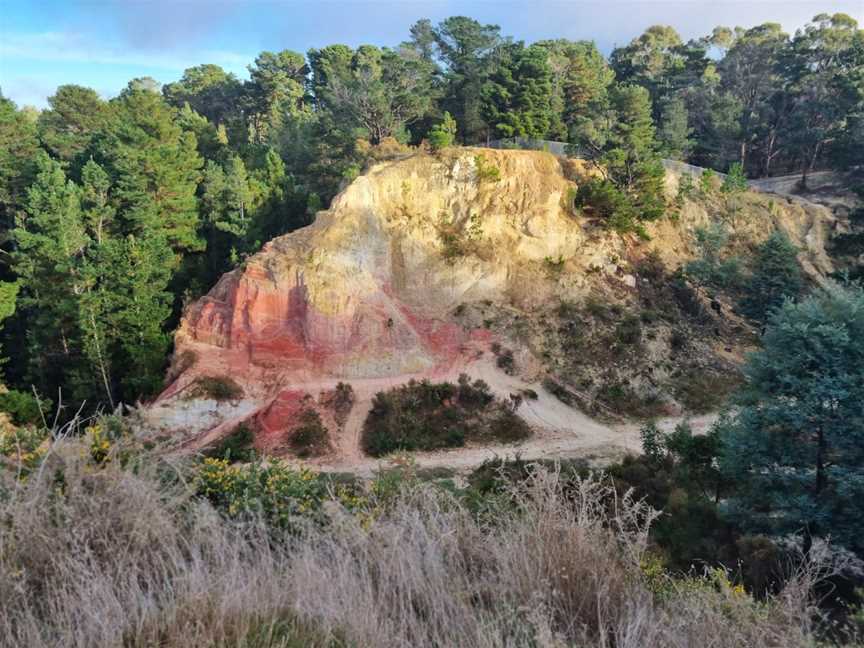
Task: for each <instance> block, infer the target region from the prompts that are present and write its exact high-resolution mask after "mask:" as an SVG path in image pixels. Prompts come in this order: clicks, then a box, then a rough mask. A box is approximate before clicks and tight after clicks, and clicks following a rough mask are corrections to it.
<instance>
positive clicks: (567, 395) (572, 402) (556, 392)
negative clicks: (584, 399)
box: [543, 378, 581, 407]
mask: <svg viewBox="0 0 864 648" xmlns="http://www.w3.org/2000/svg"><path fill="white" fill-rule="evenodd" d="M543 388H544V389H545V390H546V391H548V392H549V393H550V394H552V395H553V396H554V397H555V398H557V399H558V400H560V401H561V402H562V403H564V404H565V405H569V406H570V407H578V406H579V405H580V403H581V399H580V398H579V397H578V396H577V395H576V394H574V393H573V392H571V391H570V390H569V389H567V388H566V387H564V385H562V384H560V383H558V382H555V381H554V380H552V379H551V378H544V379H543Z"/></svg>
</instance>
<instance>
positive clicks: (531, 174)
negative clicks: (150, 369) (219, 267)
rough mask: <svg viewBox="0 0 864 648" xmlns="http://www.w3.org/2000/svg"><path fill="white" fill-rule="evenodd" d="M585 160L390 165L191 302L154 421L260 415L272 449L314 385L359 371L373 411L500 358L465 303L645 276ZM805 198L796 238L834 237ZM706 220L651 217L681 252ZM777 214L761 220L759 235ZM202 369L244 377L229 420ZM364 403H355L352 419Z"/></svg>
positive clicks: (228, 409)
mask: <svg viewBox="0 0 864 648" xmlns="http://www.w3.org/2000/svg"><path fill="white" fill-rule="evenodd" d="M477 155H482V156H484V158H485V163H486V165H495V166H496V167H498V169H499V170H500V177H501V179H500V180H499V181H482V180H481V179H479V178H478V174H477V164H476V158H475V156H477ZM567 165H570V166H567ZM578 171H579V169H578V166H577V165H575V163H572V162H566V161H562V160H559V159H558V158H556V157H554V156H552V155H550V154H548V153H542V152H533V151H493V150H487V149H458V150H454V151H452V152H449V153H446V154H444V155H442V156H441V157H431V156H427V155H417V156H414V157H411V158H408V159H404V160H401V161H396V162H388V163H383V164H378V165H376V166H375V167H373V168H372V169H371V170H370V171H369V172H368V173H367V174H365V175H363V176H361V177H359V178H357V180H355V181H354V182H353V183H352V184H351V185H350V186H349V187H348V188H347V189H345V191H343V192H342V193H341V194H340V195H339V196H338V197H337V198H336V199H335V200H334V201H333V204H332V205H331V207H330V209H329V210H327V211H324V212H321V213H319V214H318V217H317V219H316V221H315V223H314V224H313V225H310V226H309V227H306V228H304V229H302V230H299V231H296V232H293V233H291V234H289V235H286V236H282V237H279V238H277V239H275V240H273V241H271V242H269V243H268V244H267V245H265V246H264V248H263V249H262V250H261V251H260V252H259V253H258V254H256V255H254V256H253V257H251V258H250V259H249V260H248V261H247V262H246V263H245V264H244V265H243V267H241V268H238V269H237V270H234V271H233V272H230V273H228V274H226V275H225V276H223V277H222V279H221V280H220V281H219V283H218V284H217V285H216V286H215V287H214V288H213V289H212V290H211V291H210V293H209V294H208V295H207V296H206V297H203V298H202V299H200V300H199V301H197V302H196V303H195V304H193V305H192V306H191V307H190V308H189V309H188V310H187V312H186V313H185V316H184V318H183V322H182V324H181V327H180V330H179V331H178V333H177V336H176V354H175V363H174V367H173V368H172V375H173V376H174V379H173V382H172V383H171V384H170V385H169V387H168V388H167V389H166V391H165V393H164V394H163V395H162V396H161V397H160V398H159V400H158V401H157V403H156V404H155V406H154V407H152V408H151V419H152V420H153V421H154V422H156V423H157V424H158V425H163V426H165V427H171V426H175V427H176V426H177V425H178V421H183V422H184V423H183V425H182V427H185V428H186V429H187V430H188V431H189V432H192V433H195V434H196V435H198V436H194V437H193V439H194V443H196V444H197V443H203V442H204V441H203V440H202V439H209V438H212V437H213V435H214V434H218V433H220V432H224V431H225V430H226V429H228V428H229V427H231V426H233V425H236V423H237V422H238V421H240V420H245V419H250V420H252V421H253V422H256V427H257V428H258V429H259V431H260V433H261V437H262V444H261V445H262V447H265V446H266V448H268V449H272V448H275V447H277V446H278V437H279V434H280V425H281V423H280V421H287V420H290V419H291V418H292V416H293V415H294V414H295V413H296V410H297V409H298V408H300V407H301V406H302V402H305V403H307V404H308V403H309V402H310V399H309V398H307V396H308V395H311V396H312V399H311V402H312V403H314V406H315V407H317V408H319V409H321V408H322V407H321V405H320V403H318V402H316V401H315V398H316V397H317V396H318V394H319V392H320V391H321V390H327V389H331V388H332V387H333V385H334V384H335V383H336V382H337V381H340V380H341V381H345V382H351V383H352V384H353V385H354V387H355V389H356V390H358V392H359V393H358V403H357V406H356V408H359V410H362V409H363V407H364V406H365V407H367V408H368V398H369V397H370V396H371V393H374V391H375V390H377V389H380V388H382V387H387V386H389V385H392V384H398V383H400V382H404V381H405V380H407V379H408V378H409V377H423V376H434V377H445V376H454V375H455V374H456V373H458V372H459V371H462V370H464V369H465V368H466V367H470V366H471V365H472V364H473V363H475V362H477V361H478V359H479V358H480V357H481V356H484V353H485V357H487V358H488V357H489V354H488V353H486V352H487V351H488V350H489V349H490V345H491V344H492V343H493V342H495V341H496V339H498V338H499V337H500V336H499V335H496V334H495V333H493V332H491V331H490V330H488V329H487V328H486V327H484V325H483V322H482V321H471V318H465V317H461V318H460V317H457V315H458V314H459V311H460V308H462V305H464V304H475V303H487V304H489V303H491V304H495V305H496V306H499V307H501V308H511V309H516V310H518V311H520V312H531V311H532V310H538V309H543V308H544V307H547V306H548V305H549V303H550V302H551V301H553V300H561V299H577V298H578V297H579V296H580V295H584V294H585V293H586V292H587V291H588V290H590V289H592V287H596V285H598V283H603V282H605V283H608V282H610V281H611V282H613V283H615V284H616V285H620V287H621V288H622V289H623V290H633V289H634V288H635V284H636V279H635V278H634V276H633V275H632V274H629V271H626V270H627V269H626V268H624V267H622V264H621V263H620V261H619V259H623V258H625V257H626V254H627V250H628V246H632V245H633V243H632V242H628V241H626V240H624V239H622V238H621V237H619V236H617V235H614V234H610V233H608V232H606V231H605V230H603V229H602V228H598V227H596V226H594V225H592V224H590V223H586V222H584V221H582V220H580V219H579V218H577V217H575V216H574V214H573V213H572V210H571V209H570V205H569V204H568V192H570V191H571V189H572V188H573V187H574V186H575V185H574V183H573V182H572V181H571V180H569V179H568V177H576V175H575V174H576V173H578ZM795 208H796V209H797V210H798V211H797V212H795V213H793V211H794V210H786V211H784V212H783V218H785V221H784V222H783V224H782V226H784V227H785V228H786V229H787V230H789V232H790V234H791V235H792V238H793V240H795V241H797V242H799V243H800V244H802V246H806V245H807V240H808V237H810V238H811V239H812V238H814V237H815V238H817V239H818V237H819V236H823V234H821V232H822V229H824V227H823V225H824V224H823V222H822V221H821V220H820V219H822V218H823V216H824V215H822V214H817V213H816V212H815V211H814V210H813V209H810V208H806V207H801V206H797V205H796V206H795ZM814 209H815V208H814ZM826 214H827V212H826ZM775 216H776V215H775ZM775 216H769V218H774V221H778V219H779V217H775ZM706 219H707V215H706V214H705V212H704V210H702V211H701V212H700V211H699V209H696V208H692V209H690V210H689V212H688V211H687V210H685V212H684V213H683V215H682V218H681V220H680V222H678V223H671V222H664V223H661V224H659V225H658V226H657V227H655V228H654V229H653V230H652V232H653V243H652V245H653V246H654V247H656V248H657V249H658V251H659V253H660V254H661V257H662V258H664V259H665V260H666V261H667V262H668V263H669V264H671V265H675V264H677V263H678V262H680V261H681V260H683V259H686V258H688V257H689V256H690V255H691V254H692V230H693V227H694V226H695V225H697V224H699V222H700V221H702V220H706ZM780 220H782V219H780ZM778 224H779V222H772V223H769V222H762V223H761V224H758V225H753V224H752V223H750V224H748V227H750V228H754V229H755V230H756V234H755V235H756V236H757V238H758V237H759V236H762V237H764V236H767V233H768V232H770V231H771V229H773V227H774V226H776V225H778ZM814 232H815V233H814ZM810 243H811V245H810V247H811V248H812V249H813V251H814V254H808V255H806V256H807V262H808V263H811V265H814V267H818V270H823V271H824V270H825V269H826V268H825V267H824V265H825V263H826V260H825V259H822V258H821V257H820V256H819V254H820V250H821V241H818V240H816V241H815V242H814V241H810ZM822 253H824V251H823V252H822ZM563 263H566V268H567V270H566V272H565V273H558V275H556V277H555V279H554V280H550V270H549V268H550V267H555V264H563ZM507 337H511V338H512V336H509V335H508V336H507ZM510 343H511V344H512V343H513V340H512V339H511V340H510ZM514 346H515V345H514ZM519 353H521V355H519ZM517 359H518V361H519V363H518V364H519V365H520V368H521V369H522V370H523V371H528V372H529V373H530V371H532V370H533V371H534V372H535V373H536V372H537V371H538V370H539V367H540V363H539V362H537V361H532V354H531V353H530V352H528V351H526V350H524V349H522V350H521V351H520V350H519V349H518V348H517ZM203 375H207V376H220V375H224V376H230V377H231V378H232V379H234V380H235V381H237V382H238V383H240V384H241V385H242V386H243V388H244V390H245V394H246V396H245V398H244V401H243V402H242V403H238V404H234V405H227V406H224V407H223V411H222V413H221V414H220V415H219V416H217V417H216V418H215V419H214V418H213V417H212V416H209V415H208V416H200V417H199V416H195V412H196V411H197V410H196V408H199V409H202V408H203V409H205V410H207V411H208V413H212V410H213V407H209V409H208V407H207V406H206V404H197V405H196V404H194V403H192V404H190V403H189V402H188V401H184V396H183V393H184V390H186V388H187V387H188V386H189V385H190V384H191V383H192V382H193V381H194V380H195V378H196V377H198V376H203ZM493 388H495V385H493ZM364 390H365V391H364ZM319 400H320V399H319ZM283 410H284V411H283ZM289 410H290V411H289ZM184 412H185V413H184ZM364 413H365V412H362V411H360V412H359V413H358V414H356V415H355V414H352V416H351V417H349V421H348V424H347V426H348V427H349V428H350V427H351V426H352V425H355V426H357V421H361V422H362V415H363V414H364ZM250 417H251V418H250ZM358 417H359V418H358ZM355 419H356V420H355ZM352 420H353V421H354V422H353V423H352ZM357 427H358V429H359V426H357ZM208 430H209V431H210V432H211V434H207V435H205V436H204V437H201V436H200V434H199V433H201V432H207V431H208ZM346 435H347V436H346V437H345V438H343V439H340V440H339V443H338V445H339V450H340V452H342V453H350V452H354V451H355V450H354V448H355V446H356V440H355V439H353V438H351V434H348V433H346ZM265 438H266V441H263V439H265Z"/></svg>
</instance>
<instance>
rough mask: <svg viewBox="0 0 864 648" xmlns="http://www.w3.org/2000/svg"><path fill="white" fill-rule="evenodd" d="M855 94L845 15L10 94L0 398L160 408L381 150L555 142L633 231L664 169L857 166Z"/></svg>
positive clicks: (861, 108)
mask: <svg viewBox="0 0 864 648" xmlns="http://www.w3.org/2000/svg"><path fill="white" fill-rule="evenodd" d="M862 97H864V39H862V32H861V30H860V29H859V28H858V26H857V24H856V22H855V20H853V19H852V18H850V17H849V16H846V15H843V14H836V15H833V16H828V15H820V16H816V17H815V18H814V19H813V21H812V22H811V23H810V24H808V25H807V26H806V27H805V28H804V29H802V30H800V31H799V32H798V33H796V34H794V35H790V34H786V33H784V32H783V31H782V30H781V28H780V26H779V25H778V24H776V23H766V24H764V25H759V26H757V27H753V28H751V29H747V30H743V29H729V28H725V27H718V28H716V29H715V30H714V31H713V32H712V34H710V35H708V36H705V37H704V38H700V39H697V40H692V41H688V42H682V40H681V38H680V36H679V35H678V34H677V33H676V32H675V30H674V29H672V28H671V27H663V26H654V27H651V28H649V29H647V30H646V31H645V33H644V34H642V35H640V36H638V37H637V38H634V39H633V41H632V42H630V43H629V44H628V45H626V46H624V47H621V48H618V49H615V50H614V51H613V52H612V53H611V56H609V57H608V59H607V58H606V57H604V56H603V55H602V54H601V53H600V52H599V51H598V50H597V48H596V47H595V46H594V45H593V44H592V43H591V42H584V41H581V42H570V41H566V40H552V41H540V42H537V43H533V44H526V43H524V42H521V41H514V40H513V39H512V38H510V37H507V36H505V35H503V34H501V32H500V29H499V28H498V27H497V26H495V25H483V24H480V23H478V22H476V21H474V20H472V19H470V18H466V17H458V16H457V17H452V18H448V19H446V20H444V21H442V22H441V23H439V24H437V25H433V24H432V23H431V22H430V21H428V20H420V21H418V22H417V23H416V24H414V25H413V26H411V28H410V38H409V39H408V40H407V41H405V42H403V43H401V44H399V45H397V46H395V47H392V48H387V47H376V46H361V47H358V48H357V49H352V48H349V47H347V46H345V45H338V44H337V45H330V46H327V47H323V48H321V49H312V50H310V51H309V52H307V53H306V54H305V55H303V54H301V53H297V52H292V51H290V50H283V51H281V52H276V53H274V52H262V53H261V54H260V55H259V56H258V57H257V58H256V59H255V61H254V62H252V63H251V64H250V66H249V79H248V80H243V81H241V80H239V79H237V78H236V77H234V76H233V75H231V74H227V73H226V72H225V71H223V70H222V69H221V68H219V67H218V66H215V65H211V64H206V63H205V64H202V65H199V66H196V67H193V68H189V69H188V70H186V71H185V73H184V74H183V76H182V78H180V79H179V80H177V81H176V82H174V83H168V84H166V85H164V87H161V88H160V87H159V85H158V84H157V83H155V82H154V81H153V80H152V79H147V78H143V79H133V80H132V81H130V82H129V84H128V86H127V88H126V89H125V90H124V91H123V92H122V93H120V95H119V96H117V97H115V98H112V99H110V100H107V101H106V100H103V99H102V98H101V97H100V96H99V95H98V94H97V93H96V92H95V91H94V90H92V89H89V88H84V87H80V86H76V85H64V86H61V87H59V88H57V90H56V92H55V94H54V95H53V96H52V97H50V99H49V104H50V107H49V108H48V109H46V110H44V111H41V112H37V111H35V110H33V109H30V108H27V107H24V108H18V107H16V106H15V105H14V104H13V103H12V102H10V101H9V100H7V99H2V103H0V111H2V112H0V232H2V234H0V236H2V256H0V279H2V282H3V283H2V284H0V286H2V288H0V296H2V305H0V317H2V318H3V328H2V353H3V355H4V356H5V357H7V358H8V360H9V361H8V363H7V364H6V365H5V371H4V373H5V380H6V382H7V384H8V385H9V386H10V387H14V388H17V389H19V390H21V391H23V392H26V393H27V394H29V393H30V392H31V386H35V389H36V391H37V392H38V393H39V394H40V397H44V398H45V399H48V400H52V401H54V402H55V404H57V403H58V402H59V401H60V400H61V399H62V401H63V405H64V407H65V408H68V411H69V412H74V411H77V410H78V408H79V407H80V406H82V404H83V405H84V407H85V410H89V411H93V410H95V409H96V408H99V407H107V408H110V409H113V408H114V407H116V405H117V404H118V403H123V402H125V403H133V402H135V401H136V400H138V399H146V398H148V397H151V396H152V395H153V394H154V393H156V392H158V391H159V389H160V387H161V385H162V377H163V375H164V371H165V368H166V362H167V357H168V354H169V352H170V344H171V342H170V340H171V336H170V333H171V331H172V329H173V328H174V327H175V326H176V324H177V322H178V319H179V316H180V313H181V312H182V309H183V306H184V304H186V303H188V302H189V300H191V299H194V298H196V297H198V296H199V295H201V294H203V293H205V292H206V291H207V290H208V289H209V288H210V287H211V286H212V285H213V284H214V283H215V281H216V280H217V279H218V278H219V277H220V276H221V275H222V273H224V272H226V271H227V270H230V269H231V268H232V267H235V266H236V265H237V264H239V263H241V262H242V260H243V259H244V258H245V257H246V256H248V255H249V254H251V253H253V252H255V251H256V250H257V249H259V248H260V246H261V245H262V244H263V243H266V242H267V241H268V240H270V239H271V238H273V237H275V236H278V235H280V234H284V233H286V232H290V231H292V230H294V229H296V228H298V227H302V226H304V225H307V224H309V223H310V222H311V220H312V219H313V218H314V215H315V213H316V211H317V210H319V209H321V208H323V207H326V205H327V204H328V202H329V201H330V199H331V198H332V197H333V196H334V194H335V193H336V192H337V191H339V189H340V188H341V187H342V186H344V184H345V183H346V182H348V181H350V180H352V179H353V178H354V177H355V176H356V175H357V174H359V173H360V172H361V170H362V169H363V168H364V166H365V165H366V164H367V163H368V162H369V161H370V160H371V159H373V158H374V156H375V154H376V150H378V149H380V148H381V147H382V146H384V147H385V148H386V146H387V145H388V144H389V145H390V146H391V147H392V146H396V147H398V146H403V145H420V144H421V142H429V143H431V144H433V145H437V146H441V145H442V143H443V144H446V143H448V142H449V141H453V140H454V139H455V142H457V143H461V144H465V145H472V144H482V143H485V142H487V141H489V140H498V139H506V138H513V137H524V138H532V139H548V140H556V141H567V142H569V143H570V144H571V145H572V147H573V148H574V151H576V152H578V154H579V155H581V156H583V157H588V158H590V159H595V160H598V161H599V162H600V163H601V164H602V165H603V168H605V169H607V174H608V179H607V180H606V181H605V182H598V183H596V186H591V187H586V188H585V189H584V190H583V192H582V193H583V195H582V196H581V197H580V199H581V200H583V201H592V202H593V203H594V205H595V206H596V208H597V209H598V211H600V212H601V213H604V214H606V215H607V217H608V218H609V219H610V221H611V223H610V224H611V225H612V226H617V227H619V228H620V229H622V230H624V231H627V230H628V229H634V227H635V228H638V222H637V221H638V220H639V219H651V218H657V217H659V216H660V215H661V214H662V213H663V210H664V205H663V204H662V201H660V200H659V199H658V195H657V194H658V188H657V181H658V177H660V175H661V174H662V170H660V169H659V166H658V164H657V163H658V160H659V159H661V158H670V159H675V160H682V161H687V162H691V163H693V164H697V165H701V166H706V167H709V168H712V169H716V170H717V171H720V172H727V171H732V172H733V173H738V174H743V175H745V176H747V177H751V178H754V177H762V176H767V175H771V174H782V173H793V172H799V173H800V174H801V181H802V183H806V179H807V174H808V173H810V172H811V171H813V170H816V169H820V170H822V169H836V170H846V169H850V168H852V167H854V166H855V165H858V164H861V163H862V162H864V159H862V157H864V146H861V143H862V141H864V99H862ZM61 388H62V396H61V395H59V393H58V390H60V389H61Z"/></svg>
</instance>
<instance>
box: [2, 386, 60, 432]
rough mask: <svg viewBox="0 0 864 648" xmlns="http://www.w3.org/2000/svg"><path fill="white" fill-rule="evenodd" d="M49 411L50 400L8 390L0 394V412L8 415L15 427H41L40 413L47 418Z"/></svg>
mask: <svg viewBox="0 0 864 648" xmlns="http://www.w3.org/2000/svg"><path fill="white" fill-rule="evenodd" d="M40 408H41V411H40ZM50 411H51V401H50V400H47V399H43V398H39V399H37V398H36V397H35V396H34V395H32V394H28V393H27V392H22V391H17V390H15V389H10V390H9V391H7V392H5V393H2V394H0V412H6V413H7V414H9V416H10V418H11V419H12V422H13V423H14V424H15V425H42V423H43V421H42V413H43V412H44V413H45V416H48V415H49V414H50Z"/></svg>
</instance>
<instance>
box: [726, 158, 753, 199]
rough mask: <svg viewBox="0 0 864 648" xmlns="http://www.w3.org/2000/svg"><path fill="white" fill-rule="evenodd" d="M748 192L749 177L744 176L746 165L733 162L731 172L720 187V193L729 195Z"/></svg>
mask: <svg viewBox="0 0 864 648" xmlns="http://www.w3.org/2000/svg"><path fill="white" fill-rule="evenodd" d="M746 190H747V176H745V175H744V165H742V164H741V163H740V162H733V163H732V165H731V166H730V167H729V172H728V173H727V174H726V177H725V178H723V184H722V185H721V186H720V191H722V192H723V193H727V194H736V193H741V192H742V191H746Z"/></svg>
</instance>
